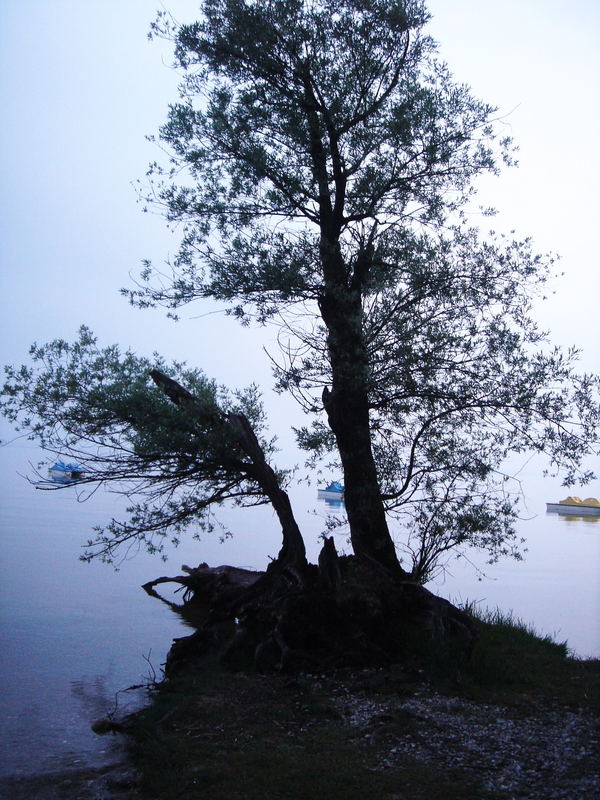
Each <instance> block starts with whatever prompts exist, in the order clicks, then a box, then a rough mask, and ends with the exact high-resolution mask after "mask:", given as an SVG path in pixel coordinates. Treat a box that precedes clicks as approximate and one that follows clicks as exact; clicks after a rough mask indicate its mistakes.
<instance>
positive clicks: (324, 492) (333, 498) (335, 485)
mask: <svg viewBox="0 0 600 800" xmlns="http://www.w3.org/2000/svg"><path fill="white" fill-rule="evenodd" d="M317 497H318V498H319V500H325V502H326V503H327V504H328V505H333V506H340V505H341V504H342V503H343V502H344V487H343V485H342V484H341V483H340V482H339V481H331V483H330V484H329V485H328V486H327V487H326V488H325V489H319V490H318V491H317Z"/></svg>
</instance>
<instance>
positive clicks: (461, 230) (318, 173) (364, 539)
mask: <svg viewBox="0 0 600 800" xmlns="http://www.w3.org/2000/svg"><path fill="white" fill-rule="evenodd" d="M426 21H427V13H426V10H425V6H424V3H422V2H419V1H415V0H408V2H377V1H375V0H373V1H372V2H371V1H370V0H369V1H368V2H362V1H361V2H346V3H332V2H326V0H324V1H323V2H299V1H297V0H289V2H288V1H284V0H277V1H275V0H273V2H266V3H260V4H258V3H251V2H242V0H239V2H224V1H221V0H219V1H215V2H213V1H212V0H211V1H210V2H206V3H205V4H204V17H203V20H202V21H201V22H197V23H194V24H191V25H183V26H172V25H171V24H170V21H169V19H168V17H166V16H165V15H161V16H159V19H158V21H157V23H156V25H155V27H154V32H155V33H156V34H159V35H163V36H167V37H169V38H171V39H172V40H173V41H174V43H175V54H176V61H177V65H178V66H179V67H181V68H182V69H183V70H184V79H183V82H182V86H181V102H180V103H178V104H175V105H173V106H171V108H170V111H169V119H168V122H167V123H166V125H165V126H164V127H163V128H162V130H161V140H162V142H163V143H165V144H166V145H167V146H168V147H169V148H170V151H171V154H172V155H171V165H170V169H164V168H162V167H161V166H159V165H158V164H155V165H153V168H152V170H151V172H152V174H153V176H154V182H153V184H152V186H151V191H150V192H149V194H148V196H147V200H148V202H150V203H158V204H159V205H161V206H162V207H163V209H164V211H165V213H166V216H167V218H168V219H169V220H171V221H173V222H178V223H181V224H182V225H183V228H184V236H183V242H182V247H181V250H180V252H179V254H178V256H177V258H176V259H175V261H174V263H173V264H172V265H171V266H172V278H171V279H170V280H169V279H167V280H166V281H165V282H163V283H161V285H160V286H157V285H156V281H153V276H154V277H156V273H155V272H154V271H153V270H152V267H151V265H150V264H147V265H146V269H145V270H144V273H143V275H142V278H143V281H145V283H144V282H142V285H141V286H140V288H139V289H138V290H136V291H133V292H130V297H131V299H132V301H133V302H134V303H137V304H138V305H140V306H144V305H147V304H156V303H163V304H165V305H167V306H169V307H171V308H177V307H179V306H181V305H182V304H185V303H188V302H191V301H193V300H194V299H196V298H199V297H211V298H215V299H218V300H225V301H227V302H229V303H231V305H232V309H231V310H232V312H233V313H234V314H236V315H237V316H239V317H240V318H241V319H242V320H243V321H247V320H248V319H250V320H251V319H253V318H254V319H257V320H258V321H264V320H266V319H267V318H271V319H272V318H275V319H276V320H279V321H280V322H281V324H282V326H283V328H284V331H285V333H286V334H287V337H285V336H284V342H285V347H284V349H283V360H281V361H280V363H278V364H277V366H276V374H277V379H278V386H279V388H280V389H282V390H289V391H291V392H293V393H294V394H295V395H296V397H297V398H298V399H299V400H300V402H301V403H302V405H303V407H304V409H305V411H307V412H308V413H310V414H313V415H316V416H317V419H316V420H315V421H314V422H313V424H312V426H311V427H305V428H302V429H301V430H300V431H299V432H298V434H299V441H300V443H301V444H302V446H303V447H305V448H306V449H307V450H309V451H311V452H312V453H313V454H315V455H318V456H319V455H324V454H328V453H331V452H332V451H334V452H336V453H337V454H338V455H339V460H340V462H341V466H342V469H343V475H344V482H345V505H346V510H347V514H348V523H349V526H350V533H351V539H352V546H353V549H354V552H355V553H356V554H358V555H364V556H367V557H369V558H372V559H375V560H376V561H378V562H379V563H381V564H384V565H385V566H386V567H388V568H390V569H392V570H398V569H399V565H398V560H397V554H396V548H395V547H394V543H393V540H392V537H391V535H390V530H389V527H388V520H389V519H390V517H394V516H395V517H396V518H400V519H406V518H408V519H409V522H408V527H409V530H411V531H412V542H413V543H415V544H416V546H415V547H413V548H412V551H411V556H412V562H413V563H412V568H411V572H412V574H413V576H414V577H416V578H417V579H420V580H423V579H425V578H426V577H427V576H428V575H430V573H431V571H432V569H434V568H435V565H436V563H437V562H438V559H439V557H440V555H441V554H443V553H444V552H445V551H446V550H448V549H453V548H456V547H457V546H460V545H462V544H464V543H469V544H472V545H476V546H482V547H484V548H486V549H487V550H488V551H489V552H490V555H491V557H492V558H496V557H497V556H498V555H499V554H502V553H507V552H511V551H512V552H517V550H516V548H515V534H514V525H513V523H514V518H515V516H516V509H515V505H514V503H513V502H512V501H511V500H510V499H509V498H508V497H507V495H506V492H505V491H504V476H503V475H502V474H501V472H500V471H499V469H500V466H501V465H502V463H503V461H504V459H505V457H506V456H507V455H508V454H509V453H511V452H515V451H516V452H521V451H523V450H533V451H541V452H545V453H547V454H548V456H549V458H550V461H551V463H552V465H553V466H556V467H558V466H560V467H562V468H565V470H566V475H565V479H566V481H567V482H570V481H573V480H574V478H575V476H576V475H577V474H578V468H579V467H580V465H581V461H582V457H583V456H584V454H585V453H586V452H588V451H589V445H590V442H592V441H593V440H594V437H595V433H594V431H595V427H596V425H597V420H598V406H597V404H595V403H594V401H593V400H592V397H593V386H594V381H593V379H592V378H589V377H585V376H584V377H577V376H576V375H574V374H573V363H574V361H575V358H576V353H574V352H569V353H567V354H566V355H563V354H561V353H560V352H559V351H558V350H553V351H549V352H544V351H543V349H542V348H541V345H542V344H543V342H544V334H543V333H542V332H540V331H539V330H538V328H537V327H536V325H535V323H534V321H533V320H532V319H531V315H530V310H531V300H532V296H533V295H534V294H535V293H536V292H537V291H539V290H540V288H541V287H543V285H544V283H545V281H546V279H547V276H548V274H549V270H550V269H551V266H552V259H551V258H550V257H542V256H539V255H537V254H535V253H534V252H533V251H532V247H531V243H530V242H529V241H528V240H525V241H519V240H517V239H513V238H512V237H508V238H507V237H504V236H501V235H496V234H493V233H491V234H490V235H489V236H487V237H486V238H482V237H481V235H480V233H479V232H478V231H477V230H476V229H474V228H473V227H471V226H469V225H468V224H467V222H466V219H467V216H466V214H465V213H464V212H465V210H466V209H467V207H468V204H469V203H470V202H471V200H472V195H473V180H474V179H475V178H476V177H477V176H478V175H480V174H482V173H485V172H490V171H491V172H496V171H497V170H498V168H499V164H500V163H502V161H504V162H509V163H510V160H511V142H510V141H509V140H507V139H503V140H500V141H498V139H497V137H496V132H495V127H496V126H495V121H494V114H495V110H494V109H493V108H491V107H490V106H488V105H485V104H483V103H481V102H479V101H477V100H476V99H475V98H473V97H472V95H471V93H470V92H469V90H468V88H467V87H465V86H461V85H457V84H456V83H454V82H453V80H452V77H451V75H450V73H449V71H448V69H447V68H446V66H445V65H443V64H441V63H440V62H439V61H438V60H436V58H435V46H434V43H433V42H432V41H431V40H430V39H429V38H428V37H427V36H425V35H424V34H423V32H422V30H423V27H424V25H425V23H426ZM181 175H186V176H187V182H185V183H181V182H178V181H180V176H181ZM549 387H551V388H549ZM323 412H325V416H326V419H324V418H323ZM596 441H597V440H596ZM579 477H580V479H585V477H586V476H583V477H582V476H581V474H580V475H579ZM588 477H589V476H588ZM410 543H411V539H409V544H408V548H409V551H410Z"/></svg>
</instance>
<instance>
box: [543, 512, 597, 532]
mask: <svg viewBox="0 0 600 800" xmlns="http://www.w3.org/2000/svg"><path fill="white" fill-rule="evenodd" d="M546 513H547V516H549V517H550V516H552V517H554V516H556V517H557V518H558V519H562V520H564V521H565V522H574V523H577V522H584V523H590V524H592V525H595V524H597V523H598V522H600V516H595V517H594V516H592V515H586V514H565V513H564V512H562V511H561V512H560V513H557V514H554V513H551V512H546ZM572 530H576V529H575V528H572Z"/></svg>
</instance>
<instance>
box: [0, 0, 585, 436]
mask: <svg viewBox="0 0 600 800" xmlns="http://www.w3.org/2000/svg"><path fill="white" fill-rule="evenodd" d="M158 7H159V4H158V3H156V2H155V1H154V0H85V2H81V0H0V76H2V77H1V78H0V81H1V84H2V85H1V88H0V93H1V94H0V102H1V109H2V115H3V123H2V126H1V127H0V144H1V146H0V154H1V155H0V158H1V175H2V179H1V184H0V202H1V214H0V226H1V231H0V242H1V244H0V258H1V274H2V278H1V280H2V284H1V295H0V296H1V298H2V316H1V320H2V321H1V327H0V364H4V363H16V362H18V363H22V362H23V361H26V360H27V350H28V347H29V345H30V343H31V342H32V341H34V340H36V341H38V342H43V341H47V340H49V339H53V338H57V337H61V338H65V339H72V338H73V337H74V336H75V334H76V331H77V328H78V326H79V325H80V324H81V323H86V324H87V325H89V326H90V327H91V328H92V329H93V330H94V331H95V332H96V333H97V334H98V335H99V337H100V343H101V344H103V345H107V344H111V343H113V342H118V343H120V344H121V345H123V347H128V346H130V347H131V348H132V349H133V350H135V351H137V352H139V353H145V354H149V353H151V352H152V351H153V350H158V351H159V352H161V353H162V354H163V355H165V356H166V357H167V358H174V359H185V360H187V361H188V362H189V363H190V364H192V365H194V366H200V367H202V368H203V369H204V370H205V371H206V372H207V373H208V374H209V375H211V376H213V377H215V378H217V380H219V381H221V382H224V383H228V384H229V385H233V386H234V385H238V386H241V385H246V384H247V383H249V382H251V381H252V380H256V381H257V382H259V383H260V384H262V385H264V386H265V389H267V390H268V388H269V387H270V386H271V383H272V381H271V377H270V369H269V365H268V361H267V359H266V357H265V356H264V354H263V353H262V351H261V349H260V344H261V341H262V340H261V336H262V334H260V333H256V334H255V333H250V332H249V331H248V330H247V329H241V328H239V327H238V326H237V325H236V323H234V322H233V321H231V320H225V319H224V318H223V317H222V316H220V315H216V316H215V315H212V316H201V315H202V314H204V313H206V312H208V311H211V310H214V308H215V307H214V306H212V305H210V304H209V303H206V304H205V305H203V306H196V307H189V308H184V309H183V310H182V312H181V316H182V321H181V322H180V323H178V324H175V323H173V322H171V321H169V320H167V319H165V317H164V313H163V312H161V311H151V312H142V311H137V310H135V309H133V308H131V307H130V306H128V305H127V303H126V301H125V300H124V299H123V298H122V297H120V295H119V293H118V289H119V288H120V287H121V286H127V285H129V282H130V281H129V278H128V273H129V272H132V273H136V272H137V271H138V269H139V264H140V261H141V260H142V259H143V258H151V259H152V260H153V261H154V262H155V263H156V264H157V265H160V263H161V259H162V258H163V257H164V256H165V255H168V254H169V253H172V252H174V251H175V249H176V246H177V236H176V234H175V236H174V237H173V236H171V235H170V234H169V232H168V231H167V230H166V226H165V223H164V221H163V220H162V219H161V218H160V217H159V216H156V215H154V214H143V213H142V212H141V207H140V206H139V205H137V203H136V194H135V191H134V188H133V182H134V181H135V180H136V179H137V178H141V177H143V176H144V173H145V170H146V168H147V164H148V162H149V161H151V160H152V159H154V158H156V157H157V156H159V153H158V152H157V150H156V145H152V144H150V143H149V142H147V141H146V140H145V138H144V137H145V136H146V135H147V134H152V133H155V132H156V131H157V128H158V126H159V125H160V124H161V122H162V121H163V120H164V118H165V113H166V106H167V104H168V102H170V101H175V100H176V98H177V95H176V84H177V75H176V73H174V72H173V71H172V70H171V69H170V68H169V67H168V63H169V59H170V56H169V50H168V47H167V45H166V44H165V43H161V42H148V41H147V39H146V33H147V31H148V28H149V23H150V21H151V20H152V19H153V18H154V16H155V10H156V8H158ZM164 7H165V8H167V9H169V10H171V11H172V12H173V13H174V15H175V16H176V17H177V18H178V19H179V20H180V21H190V20H192V19H194V17H195V11H196V8H197V4H196V3H194V2H191V0H172V2H168V0H165V4H164ZM429 8H430V11H431V12H432V14H433V15H434V20H433V23H432V25H431V27H430V31H431V33H432V34H433V35H434V36H435V38H436V39H438V41H439V42H440V44H441V53H442V55H443V56H444V57H445V58H446V59H447V61H448V62H449V64H450V67H451V69H452V71H453V72H454V73H455V75H456V76H457V78H459V79H460V80H461V81H464V82H466V83H469V84H471V86H472V87H473V89H474V90H475V92H476V94H478V95H479V96H480V97H481V98H482V99H484V100H486V101H487V102H489V103H492V104H494V105H497V106H499V108H500V112H499V113H500V114H501V115H502V116H503V117H504V118H505V124H506V126H507V131H509V132H510V133H512V135H513V136H514V137H515V139H516V140H517V143H518V144H519V145H520V147H521V151H520V156H519V159H520V168H519V169H516V170H515V169H513V170H509V171H507V172H505V173H504V174H503V175H502V176H501V177H500V178H499V179H494V180H493V181H487V180H486V182H485V186H484V187H483V188H484V197H483V198H482V199H483V200H484V201H485V204H488V203H493V204H494V205H496V206H498V207H500V209H501V210H502V212H503V213H502V217H501V219H500V221H499V222H497V223H494V225H495V226H496V227H499V226H500V225H503V226H505V227H512V226H514V227H515V228H516V229H517V231H518V232H519V233H520V234H522V235H523V236H525V235H531V236H532V237H533V239H534V241H535V242H536V244H537V247H538V249H539V250H543V251H545V250H552V251H556V252H558V253H560V254H561V256H562V262H561V269H563V270H564V271H565V273H566V275H565V277H564V278H563V279H562V281H560V282H559V283H557V284H556V287H555V289H556V294H555V295H554V297H553V298H552V299H551V301H550V302H549V303H548V304H547V305H546V307H545V308H543V309H541V310H540V314H539V317H540V320H541V321H542V322H543V324H544V326H545V327H548V328H550V329H551V330H552V332H553V339H554V340H555V341H556V342H557V343H560V344H563V345H569V344H576V345H578V346H581V347H583V348H584V350H585V355H584V360H583V365H584V366H585V368H586V369H587V370H594V371H600V355H599V352H598V342H599V341H600V323H599V320H598V317H599V311H600V309H599V300H600V277H599V275H600V271H599V269H598V266H599V265H598V244H597V240H598V235H599V231H598V226H599V220H600V213H599V210H600V202H599V200H600V196H599V194H600V193H599V186H600V155H599V148H600V145H599V143H600V110H599V86H600V56H599V53H600V40H599V33H598V32H599V31H600V5H599V4H598V3H597V2H596V1H595V0H568V1H567V0H553V1H552V0H505V2H503V3H498V2H497V0H493V1H492V0H452V1H451V2H450V0H431V2H430V3H429ZM267 394H268V393H267ZM268 402H269V406H270V408H271V409H272V422H273V432H274V433H277V434H278V435H279V436H281V437H282V439H283V442H285V441H286V440H288V441H289V439H288V437H287V434H286V433H285V432H286V430H287V427H288V425H289V421H290V420H289V417H290V413H291V410H290V409H291V408H292V406H291V405H290V402H289V401H286V400H283V399H277V398H273V397H271V396H269V399H268Z"/></svg>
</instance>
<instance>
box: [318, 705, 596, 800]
mask: <svg viewBox="0 0 600 800" xmlns="http://www.w3.org/2000/svg"><path fill="white" fill-rule="evenodd" d="M334 702H335V705H336V707H337V709H338V711H339V712H340V713H341V714H342V715H343V716H344V718H345V719H346V720H347V722H348V724H350V725H351V726H354V727H356V728H357V729H359V730H360V732H361V734H362V736H363V737H364V738H365V739H367V740H368V739H370V738H374V739H378V740H379V748H381V739H382V738H383V739H385V741H386V743H387V744H388V748H386V749H387V754H386V755H385V757H384V758H383V759H382V760H381V762H380V767H381V768H382V769H386V768H388V769H389V768H394V767H396V766H399V764H400V761H401V759H402V758H403V757H405V756H410V757H412V758H416V759H417V760H419V761H425V762H431V763H435V765H436V766H437V767H440V766H441V767H446V768H455V769H459V770H461V771H463V772H464V773H465V774H468V773H471V774H472V775H473V777H477V778H479V779H480V780H481V781H482V783H483V785H484V786H485V787H486V788H488V789H490V790H493V791H501V792H505V793H507V796H508V797H509V798H511V800H512V798H515V800H516V798H519V800H592V799H593V798H600V720H599V719H598V717H596V716H594V715H592V714H589V713H586V712H573V711H568V710H564V709H557V710H548V709H540V710H536V712H535V716H532V715H523V714H519V713H518V712H515V711H514V710H512V709H508V708H503V707H501V706H493V705H485V704H474V703H470V702H468V701H466V700H462V699H458V698H449V697H444V696H441V695H438V694H435V693H434V694H431V693H427V694H422V695H419V694H417V695H415V696H414V697H412V698H410V699H405V700H403V701H396V702H394V701H393V700H392V701H390V702H374V701H373V700H370V699H367V698H365V697H361V696H356V695H351V694H349V695H343V694H342V695H341V696H338V697H336V698H334ZM398 720H402V723H403V724H402V725H401V726H398V725H397V724H396V725H393V723H394V722H397V721H398ZM392 725H393V730H391V731H390V729H391V728H392ZM399 728H402V729H403V730H404V731H405V732H403V733H400V734H399V733H398V730H399ZM386 729H387V732H386Z"/></svg>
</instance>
